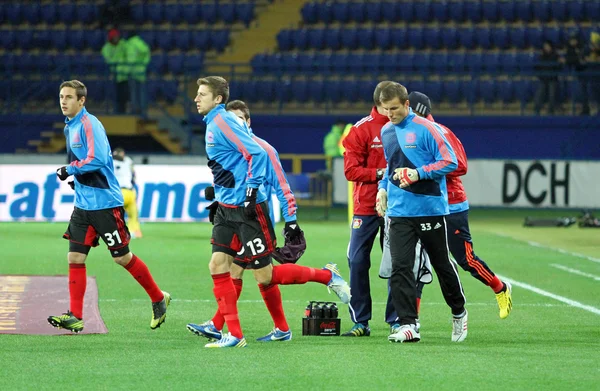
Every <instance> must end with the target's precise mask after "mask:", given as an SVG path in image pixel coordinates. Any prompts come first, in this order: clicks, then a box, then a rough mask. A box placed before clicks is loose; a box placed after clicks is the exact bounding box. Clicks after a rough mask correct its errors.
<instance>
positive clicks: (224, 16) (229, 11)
mask: <svg viewBox="0 0 600 391" xmlns="http://www.w3.org/2000/svg"><path fill="white" fill-rule="evenodd" d="M217 14H218V19H220V20H222V21H223V22H225V23H227V24H232V23H233V22H234V21H235V4H234V3H219V6H218V7H217Z"/></svg>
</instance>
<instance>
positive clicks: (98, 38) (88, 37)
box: [85, 30, 150, 51]
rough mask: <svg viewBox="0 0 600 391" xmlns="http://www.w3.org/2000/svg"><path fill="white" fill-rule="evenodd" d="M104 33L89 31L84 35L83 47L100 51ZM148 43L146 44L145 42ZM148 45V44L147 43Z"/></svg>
mask: <svg viewBox="0 0 600 391" xmlns="http://www.w3.org/2000/svg"><path fill="white" fill-rule="evenodd" d="M104 39H105V37H104V32H103V31H102V30H91V31H88V32H87V33H86V34H85V46H87V47H88V48H90V49H93V50H97V51H100V49H102V46H104ZM146 43H148V42H146ZM148 45H150V43H148Z"/></svg>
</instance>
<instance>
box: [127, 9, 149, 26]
mask: <svg viewBox="0 0 600 391" xmlns="http://www.w3.org/2000/svg"><path fill="white" fill-rule="evenodd" d="M145 11H146V9H145V6H144V5H143V4H132V5H131V6H130V8H129V12H130V14H131V20H133V22H134V23H135V24H138V25H139V24H143V23H144V22H145V21H146V12H145Z"/></svg>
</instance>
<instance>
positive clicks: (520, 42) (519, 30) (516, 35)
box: [508, 27, 528, 49]
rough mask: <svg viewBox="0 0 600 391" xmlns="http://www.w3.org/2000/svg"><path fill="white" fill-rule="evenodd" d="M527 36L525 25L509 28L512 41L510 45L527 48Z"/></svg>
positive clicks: (509, 37) (509, 36)
mask: <svg viewBox="0 0 600 391" xmlns="http://www.w3.org/2000/svg"><path fill="white" fill-rule="evenodd" d="M526 37H527V30H525V27H512V28H510V29H508V39H509V41H510V45H512V46H514V47H516V48H517V49H525V48H526V47H528V42H527V38H526Z"/></svg>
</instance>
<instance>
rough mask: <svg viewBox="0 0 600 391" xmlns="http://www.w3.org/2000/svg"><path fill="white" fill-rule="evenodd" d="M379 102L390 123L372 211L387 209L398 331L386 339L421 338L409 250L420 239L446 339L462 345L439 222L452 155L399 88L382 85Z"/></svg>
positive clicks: (453, 274) (453, 276)
mask: <svg viewBox="0 0 600 391" xmlns="http://www.w3.org/2000/svg"><path fill="white" fill-rule="evenodd" d="M380 100H381V105H382V108H383V109H384V111H385V114H386V115H387V116H388V118H389V119H390V121H391V123H389V124H387V125H386V126H384V127H383V129H382V130H381V142H382V144H383V150H384V154H385V157H386V160H387V162H388V167H387V172H386V175H385V176H384V177H383V179H382V180H381V182H380V183H379V192H378V197H377V209H378V211H379V212H380V213H381V214H383V213H385V211H386V209H387V216H388V217H389V219H390V227H389V232H388V235H389V240H390V252H391V257H392V275H391V282H390V286H391V293H392V302H393V304H394V307H395V309H396V312H397V314H398V318H399V319H400V328H399V329H398V330H397V332H395V333H393V334H391V335H390V336H389V337H388V339H389V340H390V341H392V342H417V341H419V340H420V338H421V337H420V334H419V330H418V328H417V326H416V318H417V308H416V303H417V300H416V299H417V289H416V287H415V283H414V281H415V277H414V274H413V267H414V262H415V246H416V244H417V241H418V240H421V244H422V246H423V247H424V248H425V250H426V251H427V253H428V254H429V257H430V261H431V265H432V266H433V268H434V270H435V272H436V274H437V276H438V278H439V280H440V287H441V288H442V293H443V295H444V298H445V300H446V303H447V304H448V306H450V308H451V310H452V315H453V317H454V322H453V331H452V338H451V340H452V341H454V342H460V341H463V340H464V339H465V338H466V336H467V312H466V310H465V297H464V295H463V291H462V286H461V283H460V279H459V277H458V272H457V270H456V267H455V266H454V264H453V263H452V261H451V260H450V258H449V256H448V243H447V239H446V221H445V218H444V216H446V215H447V214H448V213H449V208H448V195H447V192H446V179H445V176H446V175H447V174H449V173H450V172H452V171H454V170H455V169H456V167H457V160H456V156H455V154H454V151H453V149H452V147H451V145H450V143H449V142H448V140H447V139H446V138H445V137H444V135H443V134H442V132H441V129H440V128H439V126H438V125H437V124H435V123H433V122H430V121H427V120H426V119H423V118H420V117H418V116H416V115H415V114H414V113H413V112H412V110H411V108H410V105H409V104H410V102H409V100H408V93H407V91H406V88H405V87H404V86H402V85H401V84H399V83H392V84H389V85H387V86H385V87H384V88H383V89H382V90H381V95H380ZM387 199H389V201H387V202H386V200H387ZM385 204H387V205H385Z"/></svg>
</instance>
